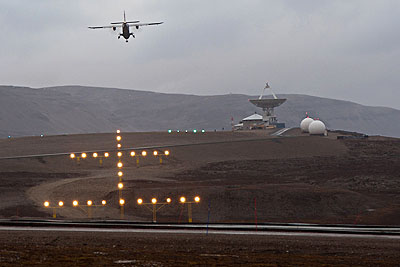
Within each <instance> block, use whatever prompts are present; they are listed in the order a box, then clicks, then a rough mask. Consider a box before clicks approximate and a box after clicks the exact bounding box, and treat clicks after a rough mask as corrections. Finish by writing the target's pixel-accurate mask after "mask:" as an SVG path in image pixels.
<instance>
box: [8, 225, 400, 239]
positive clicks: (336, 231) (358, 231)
mask: <svg viewBox="0 0 400 267" xmlns="http://www.w3.org/2000/svg"><path fill="white" fill-rule="evenodd" d="M0 231H42V232H46V231H47V232H101V233H150V234H151V233H154V234H163V233H165V234H167V233H168V234H193V235H204V234H205V235H258V236H263V235H264V236H318V237H323V236H329V237H343V238H347V237H362V238H388V239H400V227H388V226H350V225H314V224H260V225H257V226H256V225H251V224H209V225H207V224H167V223H162V224H157V223H137V222H129V221H64V220H0Z"/></svg>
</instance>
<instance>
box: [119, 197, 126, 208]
mask: <svg viewBox="0 0 400 267" xmlns="http://www.w3.org/2000/svg"><path fill="white" fill-rule="evenodd" d="M119 204H120V205H121V206H123V205H124V204H125V200H124V199H122V198H121V199H120V200H119Z"/></svg>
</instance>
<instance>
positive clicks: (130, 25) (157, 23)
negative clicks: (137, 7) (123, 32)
mask: <svg viewBox="0 0 400 267" xmlns="http://www.w3.org/2000/svg"><path fill="white" fill-rule="evenodd" d="M163 23H164V22H149V23H128V24H129V27H142V26H150V25H159V24H163Z"/></svg>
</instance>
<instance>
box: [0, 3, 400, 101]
mask: <svg viewBox="0 0 400 267" xmlns="http://www.w3.org/2000/svg"><path fill="white" fill-rule="evenodd" d="M399 7H400V2H398V1H397V0H383V1H363V0H354V1H340V0H337V1H328V0H324V1H311V0H304V1H297V0H281V1H265V0H249V1H239V0H232V1H196V0H175V1H159V0H137V1H128V0H116V1H108V0H81V1H68V0H42V1H30V0H24V1H23V0H16V1H0V15H1V16H0V24H1V26H0V28H1V29H2V32H3V36H4V40H3V41H2V42H1V43H0V56H1V58H2V61H1V62H0V67H1V68H2V70H3V71H2V73H0V83H2V84H16V85H27V86H37V87H39V86H52V85H63V84H82V85H97V86H111V87H121V88H132V89H144V90H155V91H161V92H180V93H196V94H203V95H204V94H223V93H229V92H233V93H243V94H251V95H255V94H258V93H259V91H260V88H261V87H262V86H263V83H264V81H265V80H269V81H270V82H271V84H272V85H273V86H274V88H275V89H276V91H278V92H281V93H304V94H313V95H317V96H323V97H332V98H338V99H348V100H352V101H356V102H360V103H362V104H370V105H388V106H392V107H395V108H400V104H399V103H398V101H397V99H399V98H400V93H399V92H398V90H397V87H398V84H399V82H400V81H399V78H398V74H397V71H396V70H398V69H399V67H400V66H399V62H400V60H399V59H400V51H399V45H400V43H399V40H400V38H399V37H398V34H397V25H398V24H399V22H400V21H399V20H400V8H399ZM123 10H126V13H127V16H128V19H139V20H142V21H153V20H156V21H158V20H163V21H165V24H163V25H161V26H157V27H147V28H144V29H143V30H142V31H140V32H138V33H137V38H136V39H135V40H130V42H129V43H128V44H125V43H124V42H122V41H121V40H117V38H116V36H115V35H111V34H109V32H108V31H101V30H99V31H91V30H88V29H87V26H89V25H98V24H99V25H102V24H104V25H106V24H108V23H109V22H111V21H115V20H121V18H122V13H123ZM388 96H391V97H388Z"/></svg>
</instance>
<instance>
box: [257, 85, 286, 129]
mask: <svg viewBox="0 0 400 267" xmlns="http://www.w3.org/2000/svg"><path fill="white" fill-rule="evenodd" d="M267 88H269V89H270V90H271V93H272V95H273V97H274V98H273V99H269V98H263V95H264V92H265V89H267ZM249 101H250V102H251V103H252V104H253V105H255V106H257V107H259V108H262V110H263V112H264V114H263V121H264V123H265V125H266V126H268V125H274V124H276V123H277V122H278V120H277V118H276V116H275V113H274V108H276V107H278V106H280V105H282V104H283V103H284V102H285V101H286V99H285V98H278V97H277V96H276V95H275V94H274V92H273V91H272V89H271V87H270V86H269V84H268V83H266V84H265V87H264V88H263V90H262V92H261V95H260V97H259V98H258V99H249Z"/></svg>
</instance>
